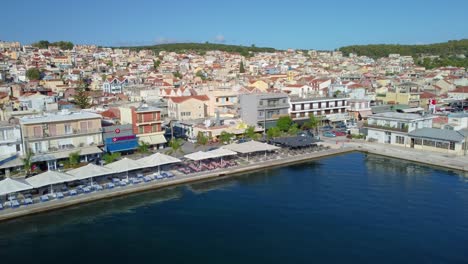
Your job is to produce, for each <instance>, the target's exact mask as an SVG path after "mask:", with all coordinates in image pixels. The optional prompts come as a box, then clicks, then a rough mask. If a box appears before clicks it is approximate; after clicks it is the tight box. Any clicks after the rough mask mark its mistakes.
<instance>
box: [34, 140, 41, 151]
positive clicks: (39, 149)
mask: <svg viewBox="0 0 468 264" xmlns="http://www.w3.org/2000/svg"><path fill="white" fill-rule="evenodd" d="M34 150H35V152H36V153H37V152H41V151H42V149H41V143H39V142H36V143H34Z"/></svg>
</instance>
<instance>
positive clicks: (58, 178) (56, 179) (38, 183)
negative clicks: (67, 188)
mask: <svg viewBox="0 0 468 264" xmlns="http://www.w3.org/2000/svg"><path fill="white" fill-rule="evenodd" d="M74 180H76V179H75V178H74V177H73V176H71V175H69V174H67V173H63V172H58V171H51V170H49V171H46V172H43V173H41V174H38V175H36V176H33V177H31V178H27V179H26V183H28V184H29V185H31V186H32V187H34V188H40V187H43V186H48V185H53V184H59V183H64V182H70V181H74Z"/></svg>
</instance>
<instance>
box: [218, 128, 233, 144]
mask: <svg viewBox="0 0 468 264" xmlns="http://www.w3.org/2000/svg"><path fill="white" fill-rule="evenodd" d="M233 137H234V134H232V133H229V132H226V131H223V132H221V134H220V135H219V141H221V143H223V144H229V143H231V139H232V138H233Z"/></svg>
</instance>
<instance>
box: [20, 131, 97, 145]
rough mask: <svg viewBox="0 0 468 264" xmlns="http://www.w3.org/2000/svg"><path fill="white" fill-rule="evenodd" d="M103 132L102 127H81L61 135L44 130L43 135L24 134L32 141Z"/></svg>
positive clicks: (25, 137)
mask: <svg viewBox="0 0 468 264" xmlns="http://www.w3.org/2000/svg"><path fill="white" fill-rule="evenodd" d="M99 133H102V128H98V129H88V130H83V131H82V130H79V129H74V130H73V131H70V132H68V133H65V134H60V135H50V134H49V133H47V132H44V133H43V135H41V136H35V135H32V136H24V139H25V140H28V141H30V142H32V141H41V140H46V139H59V138H68V137H76V136H85V135H94V134H99Z"/></svg>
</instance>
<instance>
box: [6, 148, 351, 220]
mask: <svg viewBox="0 0 468 264" xmlns="http://www.w3.org/2000/svg"><path fill="white" fill-rule="evenodd" d="M354 150H355V149H354V147H343V148H330V149H327V150H322V151H315V152H308V153H305V154H299V155H293V156H288V157H280V156H274V157H271V156H270V159H268V160H265V161H261V162H257V163H247V164H240V165H238V166H235V167H230V168H227V169H222V170H214V171H206V172H199V173H191V174H188V175H184V174H177V175H176V177H174V178H170V179H164V180H160V181H153V182H148V183H140V184H136V185H128V186H124V187H117V188H114V189H105V190H102V191H99V192H93V193H89V194H83V195H78V196H68V197H65V198H64V199H61V200H52V201H48V202H46V203H35V204H31V205H27V206H21V207H20V208H15V209H5V210H3V211H0V221H5V220H10V219H14V218H18V217H23V216H27V215H31V214H38V213H42V212H47V211H51V210H57V209H60V208H65V207H69V206H73V205H79V204H84V203H89V202H93V201H97V200H101V199H108V198H112V197H118V196H123V195H128V194H132V193H138V192H144V191H149V190H154V189H160V188H164V187H169V186H176V185H180V184H185V183H191V182H196V181H202V180H206V179H213V178H222V177H228V176H236V175H241V174H242V173H246V172H251V171H257V170H262V169H269V168H274V167H279V166H285V165H289V164H294V163H300V162H304V161H308V160H313V159H319V158H323V157H328V156H334V155H340V154H344V153H349V152H353V151H354Z"/></svg>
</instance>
